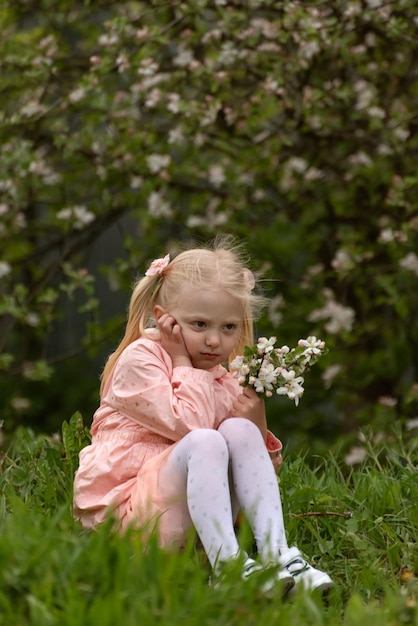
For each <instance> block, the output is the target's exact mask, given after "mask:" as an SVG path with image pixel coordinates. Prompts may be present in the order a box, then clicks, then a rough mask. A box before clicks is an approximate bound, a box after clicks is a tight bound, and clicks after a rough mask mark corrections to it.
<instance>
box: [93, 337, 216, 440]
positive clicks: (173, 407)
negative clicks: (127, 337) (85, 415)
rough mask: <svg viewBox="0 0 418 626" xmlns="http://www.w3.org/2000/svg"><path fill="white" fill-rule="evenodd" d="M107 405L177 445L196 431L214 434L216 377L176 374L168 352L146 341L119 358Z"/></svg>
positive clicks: (187, 370) (185, 370)
mask: <svg viewBox="0 0 418 626" xmlns="http://www.w3.org/2000/svg"><path fill="white" fill-rule="evenodd" d="M104 400H105V401H106V402H107V403H108V404H109V405H110V406H111V407H112V408H114V409H116V410H118V411H119V412H120V413H122V414H123V415H125V416H126V417H128V418H130V419H132V420H134V421H136V422H137V423H139V424H140V425H141V426H144V427H145V428H146V429H148V430H150V431H151V432H154V433H156V434H159V435H161V436H162V437H166V438H168V439H171V440H172V441H177V440H179V439H181V438H182V437H183V436H184V435H186V434H187V433H188V432H190V431H191V430H193V429H195V428H214V425H215V418H216V416H215V413H216V411H215V390H214V379H213V374H211V372H207V371H204V370H200V369H195V368H193V367H175V368H172V365H171V360H170V359H169V357H168V355H167V354H166V353H165V352H164V351H163V349H162V348H161V347H160V346H159V345H158V344H156V343H155V342H152V341H151V340H145V341H143V342H141V343H139V342H138V343H136V344H131V345H130V346H129V347H128V348H127V349H126V350H125V352H123V353H122V355H121V356H120V358H119V361H118V363H117V364H116V366H115V370H114V374H113V378H112V381H111V384H110V385H109V389H108V391H107V394H106V396H105V398H104Z"/></svg>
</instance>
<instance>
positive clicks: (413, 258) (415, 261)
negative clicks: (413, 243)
mask: <svg viewBox="0 0 418 626" xmlns="http://www.w3.org/2000/svg"><path fill="white" fill-rule="evenodd" d="M399 265H400V267H402V268H403V269H405V270H409V271H410V272H414V274H417V275H418V256H417V255H416V254H415V252H408V254H407V255H406V256H404V257H403V258H402V259H401V260H400V261H399Z"/></svg>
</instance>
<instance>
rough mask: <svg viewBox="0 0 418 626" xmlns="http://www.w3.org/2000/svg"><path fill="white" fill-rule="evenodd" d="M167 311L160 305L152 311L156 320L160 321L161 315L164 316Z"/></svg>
mask: <svg viewBox="0 0 418 626" xmlns="http://www.w3.org/2000/svg"><path fill="white" fill-rule="evenodd" d="M164 313H165V311H164V309H163V307H162V306H160V305H159V304H156V305H155V307H154V308H153V309H152V314H153V315H154V317H155V319H156V320H157V322H158V320H159V319H160V317H161V315H164Z"/></svg>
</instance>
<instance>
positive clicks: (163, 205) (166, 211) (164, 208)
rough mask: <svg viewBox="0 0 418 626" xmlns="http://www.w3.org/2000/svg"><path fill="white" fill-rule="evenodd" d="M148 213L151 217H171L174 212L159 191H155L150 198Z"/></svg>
mask: <svg viewBox="0 0 418 626" xmlns="http://www.w3.org/2000/svg"><path fill="white" fill-rule="evenodd" d="M148 213H149V214H150V215H151V217H156V218H158V217H165V218H168V217H171V215H172V210H171V207H170V203H169V202H167V200H165V199H164V197H163V195H162V193H161V192H159V191H153V192H152V193H151V194H150V195H149V197H148Z"/></svg>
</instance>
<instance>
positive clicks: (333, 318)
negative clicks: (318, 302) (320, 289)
mask: <svg viewBox="0 0 418 626" xmlns="http://www.w3.org/2000/svg"><path fill="white" fill-rule="evenodd" d="M324 295H325V298H326V300H327V301H326V303H325V305H324V306H323V307H321V308H319V309H316V310H314V311H312V312H311V313H310V315H309V316H308V320H309V321H310V322H317V321H320V320H326V319H328V320H329V321H328V322H327V323H326V324H325V326H324V328H325V330H326V331H327V332H329V333H330V334H331V335H336V334H338V333H339V332H341V331H343V330H345V331H347V332H350V331H351V330H352V328H353V324H354V319H355V315H356V314H355V311H354V309H352V308H351V307H347V306H344V305H342V304H340V303H339V302H336V301H335V298H334V294H333V293H332V291H330V290H328V289H327V290H325V292H324Z"/></svg>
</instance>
